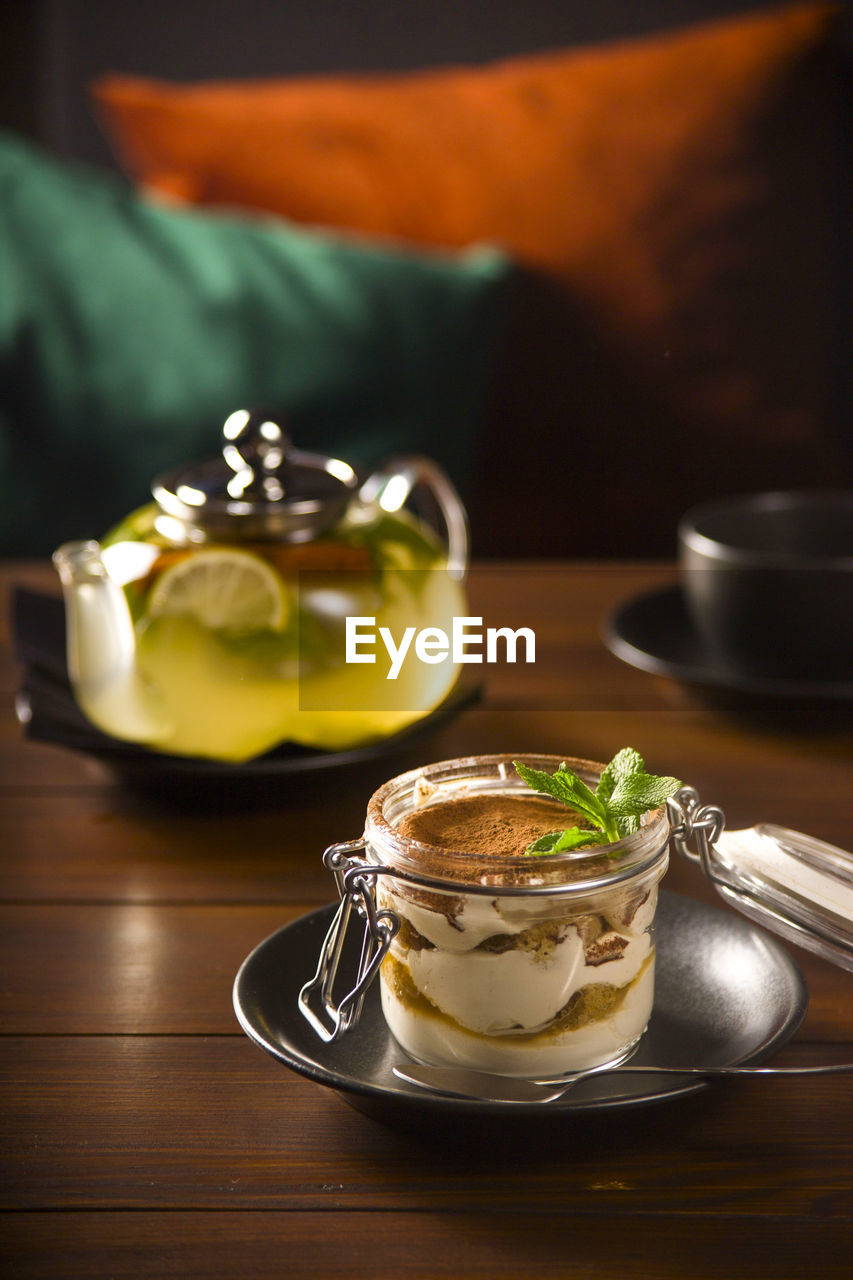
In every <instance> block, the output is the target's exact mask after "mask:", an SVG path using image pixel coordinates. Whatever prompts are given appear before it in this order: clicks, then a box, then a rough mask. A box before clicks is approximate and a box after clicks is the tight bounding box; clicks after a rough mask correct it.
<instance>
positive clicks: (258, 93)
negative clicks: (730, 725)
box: [93, 4, 835, 550]
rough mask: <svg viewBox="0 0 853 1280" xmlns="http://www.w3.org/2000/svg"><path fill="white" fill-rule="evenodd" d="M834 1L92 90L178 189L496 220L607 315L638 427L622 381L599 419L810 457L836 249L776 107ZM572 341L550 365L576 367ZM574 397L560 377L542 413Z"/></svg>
mask: <svg viewBox="0 0 853 1280" xmlns="http://www.w3.org/2000/svg"><path fill="white" fill-rule="evenodd" d="M834 12H835V10H834V8H833V7H831V6H829V5H823V4H799V5H792V6H786V7H784V8H781V9H775V10H762V11H760V12H758V13H756V14H753V15H750V16H746V17H742V16H741V17H737V18H728V19H724V20H719V21H716V22H713V23H708V24H704V25H701V26H696V27H692V28H686V29H682V30H678V31H675V32H668V33H664V34H657V35H654V36H651V37H645V38H642V39H635V40H626V41H622V42H619V43H613V44H610V45H606V46H597V47H590V48H583V49H578V50H567V51H560V52H556V53H546V54H540V55H535V56H526V57H519V58H515V59H511V60H507V61H503V62H498V63H494V64H491V65H487V66H483V67H452V68H445V69H439V70H429V71H419V72H412V73H408V74H396V73H395V74H374V75H335V76H322V77H310V78H301V79H290V80H281V81H275V80H271V81H257V82H251V81H248V82H230V83H229V82H222V83H207V84H199V85H190V86H179V85H170V84H165V83H162V82H158V81H152V80H145V79H139V78H134V77H128V76H118V75H110V76H107V77H106V78H104V79H102V80H100V81H99V82H98V83H97V84H96V85H95V86H94V90H93V92H94V97H95V101H96V104H97V108H98V110H99V111H100V114H101V116H102V118H103V119H104V121H105V124H106V127H107V130H108V132H109V133H110V134H111V136H112V137H113V138H114V140H115V144H116V147H117V150H118V152H119V154H120V156H121V157H122V158H123V161H124V163H125V164H126V166H127V167H128V169H129V170H130V171H131V173H132V174H133V175H135V177H136V178H137V179H138V180H140V181H141V182H142V183H143V184H145V185H146V186H147V187H149V188H152V189H156V190H157V191H159V192H161V193H166V194H169V195H171V196H173V197H175V196H177V197H178V198H181V199H185V200H190V201H192V202H196V203H201V204H207V205H219V206H234V205H237V206H241V207H243V208H250V209H255V210H259V211H264V212H271V213H276V214H282V215H285V216H287V217H289V218H294V219H296V220H300V221H304V222H310V223H315V224H322V225H326V226H333V227H337V228H346V229H349V230H351V231H353V232H357V233H363V234H367V235H371V236H383V237H385V236H390V237H394V238H400V239H402V240H404V241H408V242H414V243H417V244H427V245H440V246H447V247H459V246H462V245H467V244H470V243H472V242H476V241H482V240H488V241H492V242H496V243H498V244H500V245H501V246H503V247H504V248H506V249H508V250H509V251H510V252H511V253H513V254H514V255H515V256H516V258H517V259H518V260H520V262H522V263H523V264H525V265H526V266H527V267H529V268H532V269H533V270H534V271H535V272H537V273H544V274H545V275H547V276H548V277H550V278H551V279H552V280H556V281H557V282H559V285H560V287H561V289H562V290H563V291H564V297H567V298H568V299H570V301H571V307H572V308H573V314H575V313H577V314H579V315H582V317H583V320H582V324H581V326H580V327H582V328H585V329H588V330H589V332H590V333H592V334H594V335H595V342H594V343H593V346H594V347H595V349H596V352H597V353H598V354H599V355H600V358H601V365H600V369H599V370H598V382H599V384H600V385H599V388H598V389H597V390H596V391H595V392H594V395H596V396H600V390H601V386H602V385H604V384H606V383H610V384H611V385H612V384H613V382H614V381H618V380H619V379H620V378H623V377H624V378H625V379H627V381H628V382H629V383H631V385H632V386H633V387H634V392H635V393H634V394H633V395H629V396H627V397H626V402H625V406H623V407H624V408H625V409H626V411H627V419H626V423H625V424H624V426H623V424H620V423H619V422H617V421H616V420H615V418H613V416H612V415H613V406H612V405H610V407H608V404H607V403H606V399H607V397H606V396H605V403H604V405H601V404H599V405H597V406H594V407H593V411H592V413H591V416H590V412H589V410H588V407H587V406H582V411H581V416H582V419H583V420H584V421H585V424H586V425H587V426H588V427H589V428H590V429H591V430H592V431H594V432H597V431H599V429H600V427H601V423H600V422H599V421H597V420H596V415H598V417H599V418H600V417H601V416H602V415H604V416H605V417H606V415H607V414H608V413H610V414H611V427H612V431H613V432H614V433H616V434H618V433H619V432H620V431H622V430H624V429H629V427H630V413H631V410H630V405H631V404H632V403H633V404H635V405H636V404H638V403H639V401H640V399H642V398H643V397H647V399H648V405H649V418H650V421H651V422H652V429H653V424H654V420H655V419H656V417H660V419H661V422H663V421H664V419H665V418H666V417H667V415H668V414H669V415H670V417H671V419H672V421H670V422H669V423H668V425H667V430H668V431H669V432H670V435H669V439H668V442H667V440H666V439H665V438H664V437H663V436H662V441H661V446H662V450H664V451H665V449H666V448H667V447H669V448H670V449H671V448H672V446H673V444H674V441H673V439H672V431H673V430H674V429H675V427H674V425H673V424H674V422H675V421H676V419H677V420H678V423H679V424H680V425H681V427H684V426H685V424H687V425H693V426H695V427H696V430H697V441H701V438H702V426H703V424H705V425H707V424H711V425H713V427H714V428H715V430H717V431H718V435H717V437H716V439H717V441H718V443H719V444H720V445H721V447H722V449H723V450H726V449H728V448H729V447H730V446H734V447H736V448H738V449H744V448H745V449H746V452H747V453H749V451H750V449H751V450H752V454H751V456H752V461H753V463H759V462H760V460H761V457H762V455H764V456H765V458H766V446H767V442H768V440H770V439H772V440H773V442H774V443H773V448H774V449H775V450H777V451H778V450H779V449H781V454H778V453H777V460H778V458H779V457H784V458H789V455H790V461H791V465H792V466H795V467H796V466H799V463H795V461H794V459H795V457H798V456H799V454H798V451H802V450H803V449H805V448H807V447H809V441H810V439H811V437H812V435H813V432H814V428H815V422H816V418H817V417H819V416H820V413H821V412H822V409H821V406H820V404H819V401H820V399H821V396H822V395H823V394H824V391H823V387H824V382H825V379H824V373H825V370H824V369H823V368H822V367H821V358H822V354H821V351H820V350H819V347H820V335H819V330H820V323H817V322H816V319H815V306H816V305H817V306H819V305H821V303H820V299H819V297H818V295H819V294H820V291H821V289H822V288H823V284H824V280H823V279H821V280H820V282H817V283H816V280H817V276H816V273H818V274H819V273H820V272H821V271H825V269H826V262H825V260H823V259H822V258H821V252H822V250H821V247H820V239H821V237H820V235H819V234H817V235H816V234H814V232H815V228H814V227H810V228H808V234H807V235H806V236H804V235H803V218H802V217H801V215H802V213H803V209H802V208H801V207H800V205H798V206H797V208H796V210H795V211H794V212H795V213H796V215H797V218H798V219H799V221H798V222H797V225H796V227H795V234H796V235H797V236H798V237H799V239H798V240H797V241H791V240H790V239H789V238H788V231H789V224H790V218H788V214H787V212H786V211H785V209H784V207H783V203H782V201H783V199H784V201H786V202H787V201H789V198H790V196H791V192H790V191H789V190H787V189H786V190H785V191H784V192H783V191H782V190H781V188H780V187H779V184H778V179H779V172H780V171H782V170H784V168H785V164H786V163H787V158H790V157H787V158H786V157H785V156H783V155H782V153H781V152H780V150H779V146H780V145H781V149H782V152H784V150H785V146H786V145H787V144H786V137H785V135H787V133H789V132H790V130H789V128H788V124H787V123H786V124H785V125H784V127H783V130H782V137H781V144H780V135H779V129H778V123H779V117H778V115H777V114H774V113H776V112H777V107H778V105H779V104H780V103H781V102H783V101H785V100H786V99H787V98H789V97H790V93H791V90H792V85H794V84H796V82H797V78H798V75H800V73H801V72H802V69H803V67H804V66H805V65H806V64H807V63H808V61H809V57H810V55H811V54H813V53H814V52H815V51H816V50H817V49H818V48H819V47H820V46H821V44H822V43H823V42H824V39H825V36H826V33H827V31H828V30H829V28H830V25H831V20H832V18H833V16H834ZM792 118H793V120H794V128H793V133H792V134H791V147H800V146H801V144H802V141H803V136H802V135H801V133H800V132H798V126H797V124H796V121H797V119H798V118H799V117H798V116H797V115H796V114H795V115H794V116H793V117H792ZM774 121H775V127H776V132H775V133H773V129H772V128H771V127H770V122H774ZM771 134H772V141H771V143H770V144H769V146H768V137H769V136H770V135H771ZM789 150H790V148H789ZM796 159H797V164H801V163H802V164H805V165H806V166H808V165H811V166H812V171H809V170H808V167H807V168H806V170H802V171H798V173H797V175H796V177H794V178H792V177H791V174H790V172H789V173H788V179H787V180H788V181H789V182H794V183H795V184H796V189H797V191H800V192H801V191H802V189H803V184H804V183H805V185H806V187H807V188H808V190H809V191H810V192H811V191H814V192H815V197H814V198H815V201H817V214H816V215H815V208H814V207H813V208H812V209H811V211H810V213H809V215H808V216H811V217H812V218H814V216H817V217H822V216H823V214H824V213H825V210H822V209H821V208H820V206H819V201H820V199H821V198H822V196H821V192H822V190H823V188H821V192H818V191H817V188H818V187H819V186H820V182H819V181H817V180H816V181H813V179H820V177H821V174H820V173H818V172H817V170H816V166H818V165H819V163H820V161H821V158H820V157H816V156H812V157H808V156H805V155H800V154H798V155H797V157H796ZM800 198H801V197H800V196H797V199H798V200H799V199H800ZM809 198H811V196H810V197H809ZM774 202H775V203H774ZM786 219H787V220H786ZM821 229H822V228H820V227H818V228H817V229H816V230H817V231H820V230H821ZM543 314H544V313H543V312H541V311H540V312H539V316H540V320H541V316H542V315H543ZM564 320H565V317H563V321H564ZM563 321H560V320H558V321H557V322H558V323H563ZM821 323H822V321H821ZM571 327H572V326H571V325H569V324H567V325H566V326H565V331H566V334H567V335H568V334H569V332H570V330H571ZM534 328H535V325H534ZM524 332H525V336H526V337H529V335H530V332H531V330H530V327H529V325H527V326H526V327H525V331H524ZM567 340H568V337H567ZM780 343H781V344H782V346H783V348H784V349H780ZM555 345H557V346H558V345H559V344H556V343H555ZM792 353H793V354H792ZM571 356H572V352H569V351H566V350H563V352H562V354H559V355H557V357H556V368H552V369H551V370H550V372H549V375H548V376H550V377H552V378H553V376H554V375H555V374H556V377H557V379H559V378H560V377H562V378H563V379H564V380H570V379H571V378H572V377H574V375H575V372H577V371H573V370H572V368H571ZM588 372H589V371H588V370H584V371H580V373H579V376H581V377H583V378H587V375H588ZM536 376H538V371H537V375H536ZM516 391H517V388H516V389H514V390H513V392H512V393H511V394H515V393H516ZM529 393H531V388H529V387H528V388H527V389H526V390H524V389H522V390H521V391H520V392H518V394H519V395H521V396H522V397H523V396H524V395H527V394H529ZM584 394H585V395H588V394H589V393H588V390H585V391H584ZM608 394H609V393H608ZM559 402H560V401H559V396H558V397H557V398H556V399H555V398H554V395H553V394H552V390H549V392H548V396H547V403H543V406H542V407H541V412H543V413H545V414H547V413H548V412H549V411H550V410H549V406H550V405H555V404H558V403H559ZM570 406H571V397H569V398H568V402H566V397H565V396H564V397H563V404H562V408H561V410H560V412H565V410H566V408H570ZM537 412H539V410H537ZM620 412H621V410H620ZM617 416H618V415H617ZM555 425H559V424H558V423H555ZM720 432H721V433H722V434H719V433H720ZM626 443H627V442H626ZM786 451H787V452H786ZM696 452H697V450H694V454H695V453H696ZM698 452H700V453H701V452H702V448H701V447H700V448H698ZM661 460H663V457H662V459H661ZM710 463H711V465H712V466H713V459H711V460H710ZM677 470H678V468H677V466H676V467H675V471H674V474H675V473H676V472H677ZM695 473H696V458H695V456H694V457H693V459H692V462H691V468H690V469H689V475H695ZM798 474H799V473H798ZM689 475H688V487H687V490H686V491H684V500H685V501H686V500H689V499H691V498H692V497H694V496H695V495H694V494H693V493H692V492H691V491H690V488H689ZM768 476H770V478H771V480H773V481H774V482H775V479H776V478H775V477H774V476H773V468H772V460H771V466H770V468H769V469H768ZM630 478H631V477H630V474H629V473H628V472H626V477H625V479H626V483H629V482H630ZM778 478H779V479H780V480H781V481H782V482H784V480H785V477H784V476H783V475H780V476H779V477H778ZM746 480H747V482H748V481H749V475H748V474H747V476H746ZM682 491H683V486H680V487H679V488H678V497H676V493H675V492H673V494H672V495H671V497H670V501H671V502H673V503H675V502H676V501H678V502H680V501H681V493H682ZM578 545H579V544H578V543H576V542H575V543H573V544H572V546H571V547H567V548H566V549H569V550H571V549H576V548H577V547H578ZM600 545H601V544H595V548H598V546H600Z"/></svg>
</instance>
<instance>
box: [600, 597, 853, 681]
mask: <svg viewBox="0 0 853 1280" xmlns="http://www.w3.org/2000/svg"><path fill="white" fill-rule="evenodd" d="M602 634H603V638H604V642H605V644H606V645H607V647H608V649H609V650H610V651H611V653H614V654H615V655H616V657H617V658H621V659H622V661H623V662H627V663H628V664H629V666H632V667H638V668H639V669H640V670H641V671H648V672H650V673H651V674H653V675H660V676H669V677H670V678H671V679H673V680H679V681H681V682H683V683H684V684H691V685H698V686H700V687H703V688H706V689H711V690H715V691H716V690H719V691H721V692H726V693H734V694H744V695H748V696H750V697H754V698H760V699H773V700H780V699H781V700H786V701H789V700H794V701H800V702H808V703H833V704H835V705H836V706H837V705H838V704H839V703H843V704H853V681H851V680H818V679H816V680H802V679H781V678H777V677H773V678H769V677H768V678H765V677H761V676H753V675H748V674H746V673H744V672H741V671H737V670H735V669H733V668H732V667H727V666H725V665H724V664H723V663H721V662H720V660H719V659H718V658H716V657H715V656H714V655H713V654H712V653H710V652H709V651H708V649H707V647H706V646H705V644H704V642H703V641H702V639H701V637H700V636H699V635H697V633H696V631H695V630H694V627H693V624H692V622H691V621H690V618H689V616H688V612H687V605H686V602H685V599H684V593H683V591H682V589H681V587H680V586H678V585H670V586H666V587H659V588H658V589H657V590H655V591H650V592H647V593H646V594H644V595H641V596H637V597H635V598H634V599H632V600H628V601H626V602H625V603H624V604H622V605H620V606H619V607H618V608H617V609H616V610H615V612H614V613H613V614H612V615H611V616H610V618H608V619H607V621H606V622H605V624H604V627H603V629H602Z"/></svg>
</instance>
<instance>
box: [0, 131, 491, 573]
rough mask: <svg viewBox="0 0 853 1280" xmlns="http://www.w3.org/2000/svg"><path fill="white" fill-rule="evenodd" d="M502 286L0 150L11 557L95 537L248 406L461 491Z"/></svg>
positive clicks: (1, 331) (0, 379)
mask: <svg viewBox="0 0 853 1280" xmlns="http://www.w3.org/2000/svg"><path fill="white" fill-rule="evenodd" d="M510 273H511V267H510V264H509V262H508V260H507V259H506V258H505V257H504V256H503V255H502V254H500V253H499V252H497V251H495V250H492V249H487V248H482V249H479V250H473V251H471V252H469V253H468V254H465V255H462V256H459V257H456V258H451V257H448V256H439V255H428V254H419V255H415V254H413V253H408V252H403V251H396V250H394V249H392V248H391V247H387V248H386V247H385V246H368V245H367V244H365V243H364V242H356V241H355V240H347V239H344V238H335V237H333V236H331V235H325V234H324V235H320V234H315V233H314V232H311V231H306V230H304V229H298V228H296V227H293V226H291V225H290V224H286V223H283V222H280V221H278V220H276V221H268V220H249V219H244V218H240V219H238V218H237V217H226V216H222V215H216V214H210V213H199V212H193V211H187V210H183V209H175V208H168V207H165V206H161V205H155V204H153V203H149V202H148V201H146V200H145V199H143V198H140V197H139V196H137V195H136V194H134V193H133V192H132V191H130V190H129V189H128V188H127V187H126V186H124V184H122V183H120V182H119V181H118V180H115V179H113V178H111V177H108V176H105V175H102V174H100V173H98V172H94V171H92V172H90V171H86V170H80V169H77V168H72V167H70V166H67V165H64V164H61V163H57V162H56V161H54V160H51V159H49V158H47V157H46V156H44V155H42V154H40V153H39V152H37V151H35V150H34V149H32V148H31V147H30V146H29V145H27V144H25V143H23V142H21V141H20V140H18V139H16V138H13V137H9V136H8V135H7V136H3V135H0V278H2V280H3V282H4V284H3V289H2V290H0V498H2V502H0V553H3V554H7V555H8V554H22V555H28V554H45V553H47V552H49V551H50V550H51V549H52V548H53V547H55V546H56V545H57V544H58V543H60V542H62V541H64V540H66V539H68V538H78V537H92V536H99V535H100V534H102V533H103V532H105V530H106V529H107V528H108V527H109V526H110V525H111V524H112V523H113V522H114V521H116V520H117V519H119V518H120V517H121V516H122V515H123V514H125V513H126V512H127V511H128V510H130V509H131V508H133V507H134V506H137V505H139V504H140V503H142V502H145V501H146V500H147V499H148V497H149V496H150V482H151V480H152V479H153V478H154V476H156V475H158V474H159V473H160V472H162V471H163V470H166V469H168V468H170V467H172V466H175V465H177V464H178V463H181V462H185V461H189V460H191V459H195V458H204V457H208V456H210V455H211V454H214V453H216V452H217V451H218V448H219V435H220V428H221V424H222V422H223V421H224V420H225V418H226V417H227V416H228V414H229V413H230V412H232V410H234V409H235V408H240V407H251V406H264V407H268V408H275V409H276V410H278V411H280V412H283V413H284V415H285V418H286V420H288V421H289V422H290V425H291V427H292V430H293V434H294V437H295V439H296V441H297V443H298V444H300V445H301V446H302V447H303V448H318V449H321V450H323V451H327V452H330V453H333V454H337V455H340V456H343V457H344V458H346V459H347V460H348V461H351V462H354V463H356V464H359V463H362V464H371V463H373V462H375V461H377V460H378V459H379V458H380V457H381V456H383V455H385V454H387V453H390V452H394V451H397V450H407V451H408V450H417V451H421V452H426V453H428V454H430V455H431V456H432V457H434V458H436V459H437V460H438V461H440V462H441V463H443V464H444V465H445V466H446V467H447V469H448V470H449V471H450V473H451V475H453V476H454V478H455V479H456V481H457V483H459V484H460V485H461V486H462V488H463V491H464V488H465V464H466V460H467V459H469V458H470V455H471V447H472V441H473V437H474V434H475V431H476V427H477V421H478V415H479V407H480V404H481V401H482V398H483V395H484V392H485V387H486V381H487V370H488V357H489V351H490V348H491V344H492V338H493V335H494V329H495V320H496V317H497V316H498V315H499V314H500V313H501V310H502V304H503V297H504V292H505V285H506V282H507V281H508V279H509V276H510Z"/></svg>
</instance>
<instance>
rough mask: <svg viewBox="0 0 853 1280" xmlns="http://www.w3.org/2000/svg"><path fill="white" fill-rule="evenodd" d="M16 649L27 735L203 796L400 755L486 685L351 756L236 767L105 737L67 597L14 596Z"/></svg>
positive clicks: (274, 757) (131, 776)
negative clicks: (89, 700)
mask: <svg viewBox="0 0 853 1280" xmlns="http://www.w3.org/2000/svg"><path fill="white" fill-rule="evenodd" d="M12 630H13V635H14V638H15V652H16V657H17V658H18V661H19V662H20V663H21V665H22V667H23V675H22V680H21V685H20V688H19V691H18V696H17V700H16V709H17V713H18V718H19V720H20V721H21V723H22V725H23V727H24V731H25V733H26V735H27V737H28V738H32V739H34V740H37V741H41V742H51V743H53V744H54V745H56V746H61V747H67V748H68V749H70V750H72V751H82V752H84V753H85V754H87V755H90V756H93V757H95V758H96V759H98V760H100V761H101V763H103V764H106V765H107V766H108V767H109V768H110V769H111V770H113V771H114V772H115V773H116V774H118V775H119V776H120V777H121V778H122V779H123V780H124V781H126V782H130V783H133V784H136V785H138V786H143V787H151V788H152V789H158V790H160V791H162V790H163V789H164V788H166V789H168V790H171V791H174V792H176V793H178V794H186V792H187V790H188V789H190V788H193V787H201V788H202V791H203V793H204V795H207V794H208V791H209V790H211V789H212V790H214V791H215V790H216V788H218V786H219V784H220V783H221V782H225V783H226V784H227V785H228V787H229V789H231V788H233V787H234V786H235V785H236V786H237V787H238V788H239V787H240V785H241V784H245V785H246V787H247V788H251V787H257V786H258V785H263V784H274V783H279V782H281V781H282V780H283V779H285V778H287V777H289V776H291V775H295V776H296V777H298V778H303V777H304V776H305V775H307V774H324V773H326V772H327V771H328V770H330V769H335V770H337V769H343V768H346V767H348V766H349V767H357V766H360V765H370V764H373V763H375V762H381V761H386V760H388V759H391V758H393V757H397V756H399V755H401V754H402V753H403V752H405V751H406V750H408V748H409V747H413V746H415V745H416V744H417V743H418V742H419V741H420V739H421V738H423V737H426V736H427V735H428V734H430V733H432V732H433V731H434V730H435V729H437V728H438V727H439V726H441V725H443V724H445V723H446V722H447V721H449V720H452V719H453V718H454V717H455V716H457V715H458V714H459V712H460V711H462V710H464V708H465V707H468V706H471V705H472V704H473V703H475V702H476V701H478V699H479V698H480V695H481V691H482V690H481V686H480V685H479V684H476V683H474V682H473V681H468V680H461V681H459V682H458V683H457V684H456V686H455V688H454V689H452V690H451V692H450V693H449V694H448V696H447V697H446V698H445V699H444V701H443V702H442V703H441V705H440V706H438V707H436V709H435V710H434V711H433V712H431V713H430V715H428V716H424V717H423V719H421V720H418V721H416V722H415V723H414V724H412V725H410V726H409V727H408V728H407V729H404V730H402V731H401V732H400V733H395V734H392V735H391V736H389V737H387V738H382V739H380V740H379V741H377V742H371V743H368V744H367V745H365V746H362V747H352V748H350V749H348V750H344V751H318V750H314V749H312V748H311V747H302V746H299V745H297V744H294V743H285V744H283V745H282V746H280V747H276V748H275V749H274V750H273V751H268V752H266V753H265V754H264V755H262V756H256V757H255V759H253V760H246V761H244V762H243V763H241V764H230V763H227V762H225V761H219V760H206V759H199V758H197V757H194V756H177V755H169V754H168V753H166V752H162V751H151V750H149V749H148V748H147V747H143V746H139V745H138V744H136V743H132V742H122V741H120V740H119V739H117V738H111V737H110V736H109V735H108V734H105V733H101V732H100V730H98V729H96V728H95V726H94V725H92V724H91V723H90V722H89V721H88V720H87V719H86V717H85V716H84V715H83V713H82V711H81V710H80V708H79V707H78V706H77V703H76V702H75V701H74V696H73V694H72V692H71V686H70V684H69V681H68V674H67V670H66V665H65V611H64V607H63V604H62V601H61V599H59V598H58V597H54V596H49V595H46V594H43V593H42V592H38V591H31V590H29V589H28V588H23V587H20V588H18V589H17V590H16V591H15V592H14V594H13V597H12Z"/></svg>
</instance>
